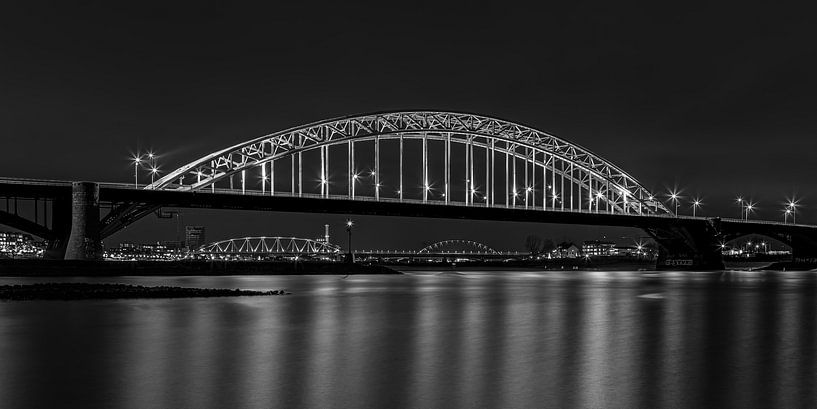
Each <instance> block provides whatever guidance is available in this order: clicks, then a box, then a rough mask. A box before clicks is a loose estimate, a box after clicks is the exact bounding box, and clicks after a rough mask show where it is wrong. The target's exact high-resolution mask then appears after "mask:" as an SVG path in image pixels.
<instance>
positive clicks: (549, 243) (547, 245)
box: [540, 239, 556, 254]
mask: <svg viewBox="0 0 817 409" xmlns="http://www.w3.org/2000/svg"><path fill="white" fill-rule="evenodd" d="M555 248H556V245H555V244H553V240H551V239H545V240H544V241H542V246H541V247H540V250H541V251H542V253H543V254H547V253H550V252H551V251H553V249H555Z"/></svg>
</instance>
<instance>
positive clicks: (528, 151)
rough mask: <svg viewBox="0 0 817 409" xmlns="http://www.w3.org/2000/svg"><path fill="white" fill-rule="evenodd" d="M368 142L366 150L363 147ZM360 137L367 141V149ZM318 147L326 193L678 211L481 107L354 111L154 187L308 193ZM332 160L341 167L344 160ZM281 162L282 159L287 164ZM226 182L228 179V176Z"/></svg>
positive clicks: (560, 143) (192, 167)
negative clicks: (409, 174) (388, 166)
mask: <svg viewBox="0 0 817 409" xmlns="http://www.w3.org/2000/svg"><path fill="white" fill-rule="evenodd" d="M409 142H421V143H422V149H421V152H420V153H419V154H416V155H414V157H413V158H412V157H411V155H410V154H405V153H404V147H405V146H406V145H407V144H408V143H409ZM364 143H365V144H366V145H365V148H366V152H361V151H360V148H361V147H363V146H364ZM387 143H392V144H398V143H399V159H398V160H399V176H394V175H391V178H392V179H391V187H392V188H394V190H393V191H394V192H395V193H394V194H391V193H390V194H386V189H385V188H386V186H385V181H386V178H385V177H383V176H382V174H381V169H382V166H381V156H383V155H382V154H381V151H382V146H383V145H385V144H387ZM356 145H357V146H358V148H359V149H358V152H357V158H358V159H356V152H355V147H356ZM369 145H371V148H370V147H369ZM343 148H345V149H343ZM433 148H436V149H433ZM331 149H334V150H335V153H336V154H337V153H338V152H337V151H338V150H339V149H340V150H343V151H345V155H344V156H345V157H344V159H343V160H342V161H341V162H340V163H341V166H340V167H341V168H345V169H343V171H341V172H333V171H332V170H331V169H330V166H329V165H330V160H329V159H330V157H332V155H331V154H330V150H331ZM454 150H460V151H462V152H464V155H463V156H459V157H460V158H462V159H463V160H462V162H464V166H462V163H458V164H457V165H456V166H455V165H454V163H453V162H454V161H453V160H452V154H453V152H454ZM314 151H320V166H319V167H320V174H319V175H320V176H319V177H317V178H315V179H314V181H316V182H317V183H316V185H319V187H320V197H327V198H329V197H334V198H340V197H338V196H345V198H347V199H353V200H355V199H358V200H366V199H375V200H399V201H404V200H407V201H409V200H416V201H419V200H422V202H430V203H444V204H464V205H471V206H474V205H476V206H486V207H499V206H503V207H525V208H534V209H535V208H537V207H538V208H541V209H543V210H559V211H584V212H593V211H595V212H609V213H630V214H661V215H667V214H670V212H669V211H668V210H667V208H666V207H665V206H664V205H663V204H662V203H661V202H660V201H659V200H657V199H656V198H655V196H654V195H653V194H652V193H650V192H649V191H648V190H647V189H645V188H644V187H643V186H642V185H641V184H640V183H639V182H638V181H637V180H636V179H635V178H633V177H632V176H630V175H629V174H627V173H626V172H625V171H624V170H622V169H621V168H619V167H617V166H615V165H614V164H612V163H610V162H609V161H607V160H605V159H603V158H602V157H600V156H598V155H596V154H594V153H592V152H591V151H589V150H588V149H585V148H583V147H581V146H579V145H576V144H574V143H571V142H568V141H566V140H564V139H562V138H559V137H556V136H553V135H550V134H548V133H545V132H543V131H540V130H537V129H534V128H531V127H527V126H525V125H521V124H518V123H513V122H510V121H506V120H502V119H497V118H493V117H488V116H482V115H477V114H470V113H459V112H441V111H400V112H382V113H373V114H364V115H355V116H346V117H341V118H335V119H329V120H324V121H318V122H314V123H311V124H307V125H303V126H298V127H294V128H290V129H287V130H284V131H280V132H276V133H272V134H269V135H264V136H261V137H257V138H255V139H251V140H248V141H246V142H242V143H239V144H236V145H233V146H230V147H227V148H225V149H222V150H220V151H217V152H214V153H212V154H209V155H206V156H204V157H202V158H199V159H197V160H195V161H193V162H190V163H188V164H186V165H184V166H181V167H180V168H178V169H176V170H174V171H172V172H170V173H169V174H167V175H166V176H164V177H162V178H161V179H159V180H158V181H156V182H155V183H153V184H151V185H149V186H147V187H146V188H147V189H157V190H188V191H197V190H203V189H207V188H209V189H211V190H212V191H215V190H216V189H219V190H220V191H221V190H224V189H230V190H233V191H240V192H241V193H247V191H248V190H250V191H251V193H256V194H257V193H259V192H258V191H259V189H257V187H258V186H257V181H258V180H261V181H262V182H261V189H260V193H261V194H270V195H275V194H289V195H293V196H310V195H312V196H315V195H317V194H316V193H315V194H313V193H309V192H308V190H309V188H310V186H307V192H306V193H304V180H303V179H304V172H303V168H304V155H305V154H308V153H310V152H312V153H314ZM371 151H373V154H374V164H373V165H372V166H371V178H370V179H371V180H367V181H366V184H367V186H368V185H371V186H369V187H371V188H372V190H373V192H372V193H371V194H368V195H366V194H361V193H357V192H356V187H357V186H359V185H361V184H362V183H363V182H362V179H363V178H362V177H361V173H360V171H359V169H358V163H357V162H356V160H359V158H361V156H366V155H369V154H371V153H372V152H371ZM435 154H436V155H435ZM440 154H441V155H440ZM335 156H337V155H335ZM440 156H442V159H441V158H440ZM284 159H289V161H288V162H289V165H290V166H288V168H289V169H288V175H286V176H288V177H289V178H290V179H291V183H290V186H291V189H289V192H286V193H284V192H281V191H276V188H275V186H276V184H275V173H276V166H275V163H276V162H279V163H280V162H282V161H283V160H284ZM455 159H456V158H455ZM387 162H389V161H387ZM395 162H396V161H395ZM404 162H409V165H408V166H409V167H410V166H411V165H412V164H414V163H416V162H421V163H422V175H421V177H420V178H419V179H420V180H419V183H417V184H415V186H413V187H415V188H419V190H421V191H422V199H420V198H419V197H418V198H417V199H410V198H407V197H405V196H406V195H407V192H408V190H410V189H409V186H408V185H410V184H404V174H405V173H406V172H405V170H404ZM440 162H442V163H444V166H442V168H443V169H442V171H440V169H439V166H435V165H439V163H440ZM296 163H297V172H296ZM332 163H333V164H336V167H337V163H338V161H337V160H333V162H332ZM306 165H307V166H308V167H309V166H311V165H315V164H314V163H312V164H310V163H307V164H306ZM278 167H279V168H281V166H280V165H279V166H278ZM314 167H318V166H314ZM483 167H484V170H483ZM280 171H281V170H280V169H279V178H280ZM460 171H462V172H461V173H462V175H460V174H459V173H460ZM333 173H334V174H337V173H341V174H343V177H342V178H337V177H335V180H334V181H333V180H331V179H332V174H333ZM432 173H439V174H441V175H439V174H438V175H432ZM234 176H238V177H239V182H238V183H239V185H240V187H236V186H235V183H234ZM248 177H249V178H250V182H249V184H248V183H247V181H248ZM435 177H436V180H435V179H434V178H435ZM296 179H297V181H296ZM307 179H308V180H309V179H310V177H309V176H308V177H307ZM337 179H343V183H345V187H346V189H344V190H346V191H345V192H343V194H342V195H337V192H336V194H335V195H332V194H331V192H330V190H331V186H332V184H334V183H337ZM537 179H538V180H537ZM398 180H399V183H398ZM227 182H229V185H228V186H225V184H227ZM267 185H269V186H270V188H269V189H268V188H267ZM416 185H419V186H416ZM248 186H249V189H248ZM296 186H297V189H296ZM311 187H313V188H315V186H311ZM358 190H360V189H358ZM435 191H436V194H435ZM460 194H461V196H459V198H458V197H457V196H458V195H460Z"/></svg>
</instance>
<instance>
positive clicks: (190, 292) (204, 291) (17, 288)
mask: <svg viewBox="0 0 817 409" xmlns="http://www.w3.org/2000/svg"><path fill="white" fill-rule="evenodd" d="M287 294H290V293H288V292H286V291H284V290H273V291H253V290H240V289H223V288H187V287H168V286H155V287H146V286H141V285H128V284H90V283H38V284H22V285H2V286H0V300H5V301H23V300H91V299H116V298H193V297H238V296H263V295H287Z"/></svg>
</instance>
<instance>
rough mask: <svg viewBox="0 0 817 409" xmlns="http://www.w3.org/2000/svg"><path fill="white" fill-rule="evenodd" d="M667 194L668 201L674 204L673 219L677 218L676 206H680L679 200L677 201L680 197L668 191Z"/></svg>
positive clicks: (676, 193)
mask: <svg viewBox="0 0 817 409" xmlns="http://www.w3.org/2000/svg"><path fill="white" fill-rule="evenodd" d="M669 193H670V194H669V198H670V201H672V202H673V203H675V217H678V206H680V205H681V204H680V200H678V199H679V198H680V196H678V192H673V191H670V192H669Z"/></svg>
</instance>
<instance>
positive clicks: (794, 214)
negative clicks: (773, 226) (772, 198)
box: [787, 200, 797, 224]
mask: <svg viewBox="0 0 817 409" xmlns="http://www.w3.org/2000/svg"><path fill="white" fill-rule="evenodd" d="M787 207H788V210H791V217H792V223H794V224H797V201H796V200H789V203H788V204H787Z"/></svg>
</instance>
